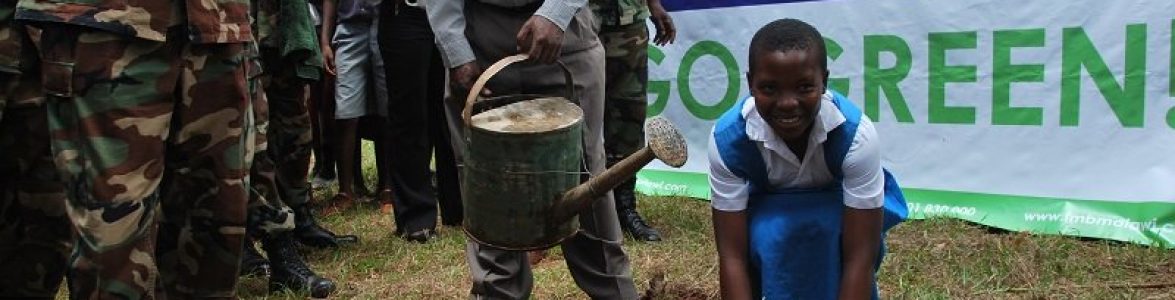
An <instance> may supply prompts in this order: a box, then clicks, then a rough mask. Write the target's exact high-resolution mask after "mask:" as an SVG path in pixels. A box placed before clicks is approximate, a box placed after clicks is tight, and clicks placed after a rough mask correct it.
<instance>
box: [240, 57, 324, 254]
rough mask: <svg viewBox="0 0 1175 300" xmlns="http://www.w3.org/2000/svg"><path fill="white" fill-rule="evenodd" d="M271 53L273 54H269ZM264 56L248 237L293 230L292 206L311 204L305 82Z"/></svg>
mask: <svg viewBox="0 0 1175 300" xmlns="http://www.w3.org/2000/svg"><path fill="white" fill-rule="evenodd" d="M267 50H268V49H267ZM274 57H275V55H274V53H271V52H268V51H267V52H265V53H264V57H263V58H264V59H263V60H262V65H263V66H264V69H265V72H266V73H265V75H263V76H261V78H259V79H260V80H257V81H256V82H255V83H254V84H256V85H257V88H256V90H255V91H254V101H253V105H254V113H253V115H254V117H255V119H256V127H255V128H256V133H257V134H256V135H255V137H254V138H255V141H254V145H255V147H256V155H255V156H254V157H253V161H252V162H253V165H252V168H251V169H252V171H251V178H250V181H251V191H250V197H249V223H248V226H249V232H250V234H255V235H259V236H262V237H263V236H266V235H269V234H273V233H277V232H282V231H288V230H292V229H293V228H294V217H293V216H294V215H293V212H292V211H291V209H290V207H291V206H295V207H297V206H302V205H306V204H307V202H309V198H310V185H309V183H308V182H307V174H308V172H309V167H310V153H311V151H310V147H311V145H310V143H311V138H310V115H309V112H308V111H307V107H306V100H307V99H306V97H305V93H306V90H305V89H306V81H305V80H303V79H300V78H298V77H297V76H296V75H295V74H294V73H293V69H292V68H283V65H281V64H280V61H278V60H277V59H275V58H274Z"/></svg>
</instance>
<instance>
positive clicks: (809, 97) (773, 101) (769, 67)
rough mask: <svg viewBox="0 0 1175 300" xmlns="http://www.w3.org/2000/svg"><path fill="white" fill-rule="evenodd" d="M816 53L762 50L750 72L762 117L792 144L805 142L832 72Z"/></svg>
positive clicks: (753, 62)
mask: <svg viewBox="0 0 1175 300" xmlns="http://www.w3.org/2000/svg"><path fill="white" fill-rule="evenodd" d="M813 48H814V47H813ZM816 52H817V51H813V50H812V48H809V49H806V50H788V51H772V50H763V51H759V53H757V54H756V55H755V57H754V58H753V61H752V62H751V64H752V67H751V72H748V73H747V77H748V80H749V81H750V85H751V95H752V96H754V97H755V108H756V109H757V110H758V111H759V116H762V117H763V120H764V121H766V122H767V124H768V125H770V126H771V129H772V130H773V131H775V135H777V136H779V137H780V138H783V140H784V141H785V142H787V143H789V144H791V143H796V142H799V143H802V142H804V141H805V139H806V138H807V133H808V131H809V130H810V129H811V128H812V124H813V122H815V120H816V112H818V111H819V110H820V99H821V97H822V96H823V95H824V86H825V84H826V83H827V81H828V71H827V70H825V69H824V68H823V67H822V66H821V64H820V63H821V60H823V59H824V57H821V56H819V55H818V54H816Z"/></svg>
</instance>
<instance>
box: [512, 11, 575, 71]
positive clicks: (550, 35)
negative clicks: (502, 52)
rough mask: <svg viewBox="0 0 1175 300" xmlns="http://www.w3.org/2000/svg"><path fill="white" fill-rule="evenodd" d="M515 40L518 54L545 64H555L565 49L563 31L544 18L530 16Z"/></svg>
mask: <svg viewBox="0 0 1175 300" xmlns="http://www.w3.org/2000/svg"><path fill="white" fill-rule="evenodd" d="M515 38H516V39H518V52H521V53H526V54H527V55H529V56H530V59H532V60H536V61H539V62H541V63H544V64H549V63H553V62H555V60H556V59H558V58H559V52H560V51H562V49H561V48H563V29H559V26H556V25H555V23H554V22H551V20H548V19H547V18H546V17H543V16H530V19H529V20H526V23H525V24H522V29H521V30H518V35H517V36H515Z"/></svg>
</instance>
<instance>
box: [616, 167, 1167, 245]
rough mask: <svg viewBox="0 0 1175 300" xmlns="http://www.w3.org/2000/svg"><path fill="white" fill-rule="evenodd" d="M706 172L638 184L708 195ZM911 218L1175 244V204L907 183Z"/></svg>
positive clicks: (662, 174)
mask: <svg viewBox="0 0 1175 300" xmlns="http://www.w3.org/2000/svg"><path fill="white" fill-rule="evenodd" d="M708 180H709V178H708V177H707V175H706V174H703V173H691V172H669V171H659V170H644V171H641V172H640V174H639V175H638V180H637V190H638V191H640V192H642V193H644V194H647V195H655V196H686V197H692V198H698V199H709V198H710V191H709V182H708ZM902 191H903V193H905V195H906V201H907V202H908V203H909V207H910V218H912V219H924V218H928V217H950V218H957V219H963V220H967V221H971V222H975V223H979V224H983V225H988V226H993V227H998V228H1003V229H1007V230H1013V231H1026V232H1033V233H1040V234H1060V235H1069V236H1082V237H1091V238H1102V239H1111V240H1117V241H1124V242H1132V243H1138V244H1144V245H1152V246H1158V247H1165V248H1175V204H1171V203H1165V202H1160V201H1137V202H1120V201H1099V200H1084V199H1065V198H1049V197H1030V196H1017V195H999V194H983V193H969V192H956V191H942V190H929V189H915V188H905V189H903V190H902Z"/></svg>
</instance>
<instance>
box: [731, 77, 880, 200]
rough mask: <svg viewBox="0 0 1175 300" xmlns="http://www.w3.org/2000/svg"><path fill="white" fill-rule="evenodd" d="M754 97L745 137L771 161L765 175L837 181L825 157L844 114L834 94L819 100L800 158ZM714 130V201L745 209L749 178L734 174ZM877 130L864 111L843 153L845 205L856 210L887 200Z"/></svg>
mask: <svg viewBox="0 0 1175 300" xmlns="http://www.w3.org/2000/svg"><path fill="white" fill-rule="evenodd" d="M754 100H755V99H754V98H750V99H747V101H746V102H745V103H744V104H743V107H742V114H743V117H744V118H745V119H746V120H747V137H748V138H749V139H750V140H751V141H752V142H754V143H755V145H756V146H758V149H759V153H760V154H762V155H763V162H764V163H765V164H767V166H766V170H767V180H768V183H769V184H771V186H772V187H773V188H775V189H789V188H820V187H825V186H828V185H829V184H831V183H832V182H833V180H835V179H834V178H833V176H832V172H829V171H828V166H827V165H826V164H825V162H824V145H823V143H824V140H826V139H827V138H828V132H829V131H831V130H833V129H836V127H837V126H839V125H840V124H841V123H844V122H845V117H844V115H842V114H841V113H840V111H839V110H838V109H837V108H836V105H835V104H833V103H832V94H831V93H825V94H824V99H822V100H821V101H820V111H819V112H818V113H817V114H816V121H815V122H814V123H813V124H812V126H813V127H812V132H811V135H809V136H808V149H807V152H806V153H804V159H803V160H800V159H799V158H798V157H796V155H795V154H793V153H792V151H791V150H790V149H788V148H787V144H786V143H784V141H783V139H781V138H779V137H778V136H776V135H775V132H774V131H772V130H771V127H770V126H769V125H767V123H766V121H764V120H763V117H761V116H759V111H758V110H756V109H755V101H754ZM712 131H713V129H711V134H710V146H709V151H708V153H709V157H710V191H711V192H710V205H711V206H713V207H714V209H717V210H721V211H741V210H745V209H746V208H747V198H748V196H749V195H750V185H749V184H748V181H747V180H745V179H743V178H741V177H738V176H736V175H734V173H733V172H731V171H730V169H728V168H727V167H726V164H725V163H724V162H723V161H722V157H721V156H720V155H719V154H718V148H717V145H716V144H715V142H714V134H713V132H712ZM879 143H880V141H879V140H878V137H877V130H875V129H874V128H873V122H872V121H870V120H869V118H868V117H867V116H864V115H862V116H861V122H860V124H859V125H858V127H857V136H856V138H854V139H853V145H852V146H850V147H849V152H848V155H846V156H845V159H844V166H843V171H844V172H843V174H844V180H843V181H842V187H843V191H844V204H845V206H848V207H852V208H857V209H873V208H878V207H881V206H882V203H883V202H884V198H883V197H884V186H885V176H884V173H882V171H881V145H880V144H879Z"/></svg>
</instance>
